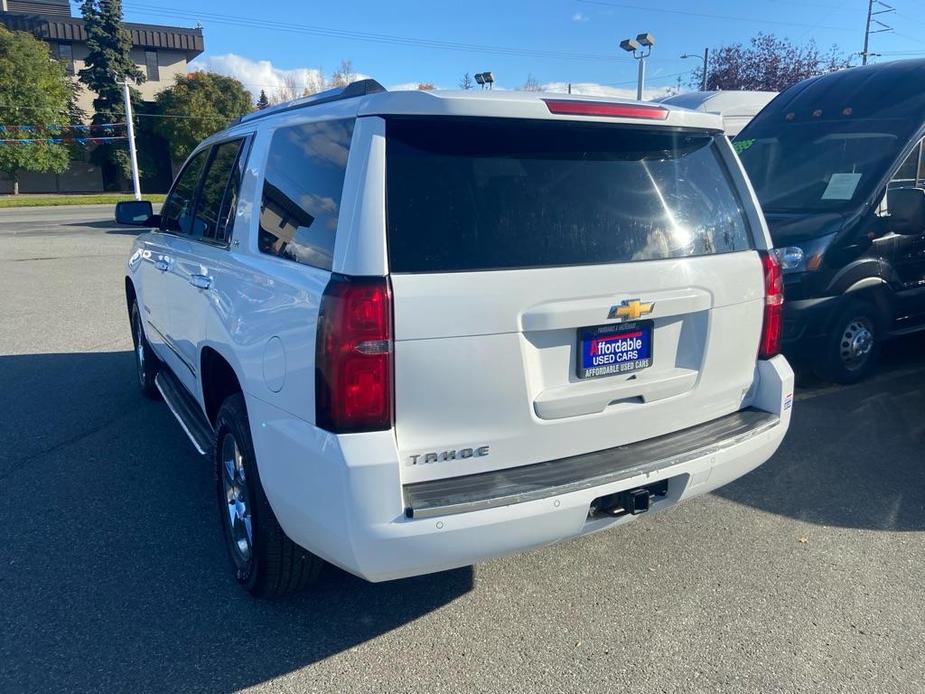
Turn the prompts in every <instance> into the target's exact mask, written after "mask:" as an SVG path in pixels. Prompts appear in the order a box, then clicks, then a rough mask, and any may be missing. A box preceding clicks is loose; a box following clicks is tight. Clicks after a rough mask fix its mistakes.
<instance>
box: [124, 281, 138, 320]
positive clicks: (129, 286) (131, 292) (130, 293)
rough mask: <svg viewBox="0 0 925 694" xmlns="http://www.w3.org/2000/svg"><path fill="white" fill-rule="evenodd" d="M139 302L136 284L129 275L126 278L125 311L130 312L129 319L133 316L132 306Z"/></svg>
mask: <svg viewBox="0 0 925 694" xmlns="http://www.w3.org/2000/svg"><path fill="white" fill-rule="evenodd" d="M137 300H138V293H137V292H136V291H135V283H134V282H132V278H131V277H129V276H128V275H126V276H125V309H126V311H128V314H129V318H131V316H132V304H133V303H134V302H136V301H137Z"/></svg>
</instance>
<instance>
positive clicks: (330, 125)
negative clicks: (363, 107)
mask: <svg viewBox="0 0 925 694" xmlns="http://www.w3.org/2000/svg"><path fill="white" fill-rule="evenodd" d="M353 123H354V121H353V120H352V119H350V120H329V121H317V122H314V123H303V124H301V125H295V126H290V127H285V128H279V129H278V130H277V131H276V132H275V133H274V134H273V139H272V141H271V143H270V152H269V155H268V158H267V164H266V174H265V177H264V183H263V195H262V200H261V205H260V231H259V234H258V239H257V245H258V247H259V248H260V251H261V252H262V253H266V254H268V255H275V256H278V257H280V258H288V259H289V260H294V261H296V262H298V263H303V264H305V265H312V266H314V267H320V268H323V269H325V270H330V269H331V263H332V261H333V257H334V235H335V232H336V231H337V220H338V217H339V215H340V200H341V194H342V193H343V188H344V175H345V172H346V169H347V155H348V153H349V150H350V138H351V137H352V135H353Z"/></svg>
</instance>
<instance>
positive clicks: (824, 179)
mask: <svg viewBox="0 0 925 694" xmlns="http://www.w3.org/2000/svg"><path fill="white" fill-rule="evenodd" d="M913 127H914V126H913V124H912V123H911V121H910V120H908V119H876V120H873V119H859V120H847V119H846V120H839V121H813V122H810V123H807V122H799V123H783V124H782V123H779V122H778V123H768V122H764V123H761V124H760V125H758V126H757V127H749V128H746V129H745V130H744V131H743V132H742V133H741V134H740V135H739V136H738V137H737V138H736V141H735V147H736V150H737V151H738V152H739V157H740V158H741V159H742V164H743V165H744V166H745V169H746V171H747V172H748V175H749V178H750V179H751V181H752V185H753V186H754V187H755V192H756V193H757V194H758V199H759V200H760V201H761V205H762V207H763V208H764V210H765V211H766V212H799V211H825V212H839V211H844V210H848V209H851V208H853V207H856V206H857V205H858V204H859V203H861V202H862V201H864V200H865V199H866V198H867V197H868V195H869V194H871V192H872V190H873V187H874V186H875V185H877V183H878V181H880V180H881V178H882V177H883V176H884V175H885V174H886V173H887V171H888V169H889V168H890V166H891V165H892V164H893V162H894V161H895V160H896V158H897V156H898V155H899V153H900V151H901V150H902V148H903V146H904V145H905V144H906V143H907V140H908V138H909V137H911V134H912V129H913Z"/></svg>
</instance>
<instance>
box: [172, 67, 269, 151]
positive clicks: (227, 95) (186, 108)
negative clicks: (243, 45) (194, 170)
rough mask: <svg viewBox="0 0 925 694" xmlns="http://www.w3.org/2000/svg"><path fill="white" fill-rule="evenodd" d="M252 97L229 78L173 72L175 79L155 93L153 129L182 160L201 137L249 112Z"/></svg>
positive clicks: (207, 74)
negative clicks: (155, 115)
mask: <svg viewBox="0 0 925 694" xmlns="http://www.w3.org/2000/svg"><path fill="white" fill-rule="evenodd" d="M253 104H254V100H253V97H251V94H250V92H248V91H247V90H246V89H245V88H244V85H243V84H241V83H240V82H239V81H238V80H236V79H234V78H233V77H225V76H224V75H216V74H214V73H211V72H192V73H190V74H188V75H177V82H176V84H174V85H173V86H172V87H170V88H169V89H165V90H164V91H162V92H161V93H160V94H158V95H157V112H158V113H159V114H160V115H161V116H165V117H164V118H158V119H157V123H156V125H155V126H154V127H155V130H156V131H157V132H158V133H159V134H160V135H161V136H162V137H163V138H164V139H165V140H167V142H168V143H169V147H170V156H171V157H172V158H173V160H174V161H175V162H182V161H183V160H184V159H186V157H188V156H189V153H190V152H192V151H193V148H194V147H196V145H197V144H199V143H200V142H201V141H202V140H204V139H205V138H207V137H208V136H209V135H211V134H212V133H214V132H217V131H218V130H221V129H222V128H224V127H226V126H227V125H228V124H229V123H230V122H231V121H232V120H234V119H235V118H239V117H240V116H243V115H244V114H245V113H250V112H251V111H252V110H253V108H254V106H253Z"/></svg>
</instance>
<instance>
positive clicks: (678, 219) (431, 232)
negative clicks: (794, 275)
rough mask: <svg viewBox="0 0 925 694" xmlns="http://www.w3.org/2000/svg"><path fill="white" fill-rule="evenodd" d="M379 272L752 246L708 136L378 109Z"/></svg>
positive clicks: (621, 258) (650, 256) (583, 261)
mask: <svg viewBox="0 0 925 694" xmlns="http://www.w3.org/2000/svg"><path fill="white" fill-rule="evenodd" d="M386 133H387V143H386V158H387V164H386V166H387V186H388V196H387V199H388V240H389V261H390V268H391V271H392V272H451V271H472V270H492V269H513V268H533V267H553V266H562V265H594V264H605V263H622V262H632V261H642V260H657V259H663V258H678V257H686V256H699V255H712V254H716V253H730V252H735V251H742V250H746V249H750V248H753V242H752V238H751V234H750V231H749V228H748V223H747V221H746V216H745V211H744V207H743V205H742V202H741V200H740V199H739V197H738V195H737V194H736V192H735V190H734V188H733V185H732V183H731V180H730V178H729V175H728V172H727V170H726V168H725V165H724V163H723V161H722V159H721V158H720V156H719V152H718V151H717V145H716V142H715V139H714V138H715V137H722V136H721V135H719V136H717V135H714V134H712V133H692V132H681V131H671V130H666V129H660V130H654V129H644V128H639V127H635V128H634V127H628V126H623V125H613V124H606V123H605V124H597V123H576V122H562V121H539V120H515V119H505V118H491V119H483V118H426V119H425V118H414V117H411V118H390V119H389V120H388V122H387V126H386Z"/></svg>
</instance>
